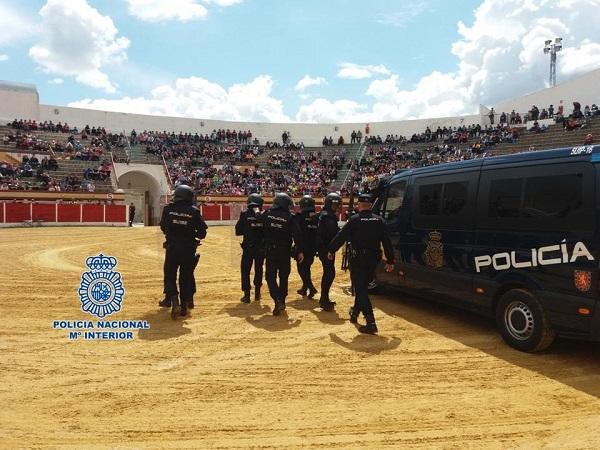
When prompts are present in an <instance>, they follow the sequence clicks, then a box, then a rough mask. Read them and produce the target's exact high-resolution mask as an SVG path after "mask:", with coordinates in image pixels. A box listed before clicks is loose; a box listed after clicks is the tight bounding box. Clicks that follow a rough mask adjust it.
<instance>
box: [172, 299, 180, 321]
mask: <svg viewBox="0 0 600 450" xmlns="http://www.w3.org/2000/svg"><path fill="white" fill-rule="evenodd" d="M180 313H181V307H180V306H179V297H177V296H176V295H172V296H171V319H173V320H175V319H177V318H178V317H179V314H180Z"/></svg>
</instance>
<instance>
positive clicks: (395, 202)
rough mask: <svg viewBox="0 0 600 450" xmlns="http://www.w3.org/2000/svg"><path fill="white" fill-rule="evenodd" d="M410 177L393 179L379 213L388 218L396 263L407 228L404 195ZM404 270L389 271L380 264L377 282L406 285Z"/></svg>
mask: <svg viewBox="0 0 600 450" xmlns="http://www.w3.org/2000/svg"><path fill="white" fill-rule="evenodd" d="M407 185H408V177H405V178H400V179H396V180H393V182H392V183H391V184H390V185H389V186H388V188H387V189H386V192H385V196H384V201H383V202H382V203H381V211H380V212H379V214H380V215H381V216H382V217H383V218H384V219H385V220H386V223H387V226H388V230H389V232H390V237H391V240H392V245H393V246H394V264H398V262H399V261H400V260H401V248H402V246H401V243H402V236H403V234H404V231H405V230H406V217H407V214H406V213H405V211H406V208H405V207H404V197H405V195H406V187H407ZM402 274H403V273H402V271H399V270H394V271H393V272H391V273H387V272H386V271H385V270H383V264H380V266H379V269H378V270H377V275H376V278H377V282H378V283H383V284H387V285H390V286H404V280H403V278H404V277H403V276H402Z"/></svg>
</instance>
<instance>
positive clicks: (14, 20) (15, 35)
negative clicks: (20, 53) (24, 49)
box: [0, 3, 35, 46]
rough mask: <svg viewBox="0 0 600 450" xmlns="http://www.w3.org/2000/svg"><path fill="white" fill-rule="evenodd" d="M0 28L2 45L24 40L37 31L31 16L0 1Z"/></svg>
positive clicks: (0, 44) (0, 43)
mask: <svg viewBox="0 0 600 450" xmlns="http://www.w3.org/2000/svg"><path fill="white" fill-rule="evenodd" d="M0 30H2V32H1V33H0V46H4V45H9V44H13V43H17V42H19V41H22V39H23V38H24V37H27V36H29V35H31V34H32V33H33V32H34V31H35V26H34V25H33V23H32V20H31V19H30V18H27V17H25V16H23V15H21V13H20V12H18V11H15V10H13V9H12V8H10V7H9V6H8V5H6V4H2V3H0Z"/></svg>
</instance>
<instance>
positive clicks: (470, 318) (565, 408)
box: [0, 227, 600, 449]
mask: <svg viewBox="0 0 600 450" xmlns="http://www.w3.org/2000/svg"><path fill="white" fill-rule="evenodd" d="M0 236H1V241H0V261H2V263H1V264H2V271H1V274H0V276H1V281H0V299H1V300H0V324H1V325H0V333H1V340H0V368H1V382H0V448H2V449H7V448H72V449H95V448H127V449H129V448H288V449H296V448H300V447H312V448H340V449H363V448H377V449H379V448H455V449H464V448H473V449H480V448H528V449H530V448H541V447H543V448H556V449H567V448H589V449H597V448H600V400H599V396H600V350H599V349H600V345H598V344H593V343H586V342H574V341H566V340H560V341H557V343H556V344H555V345H554V346H553V347H551V349H550V350H549V351H547V352H546V353H544V354H538V355H529V354H523V353H519V352H517V351H515V350H512V349H511V348H509V347H507V346H506V345H505V344H504V343H503V342H502V340H501V338H500V337H499V335H498V334H497V333H496V331H495V328H494V324H493V323H492V322H491V321H489V320H487V319H482V318H480V317H478V316H475V315H472V314H469V313H465V312H461V311H457V310H454V309H451V308H448V307H443V306H439V305H435V304H433V303H428V302H424V301H419V300H416V299H412V298H407V297H406V296H401V295H392V294H387V295H386V296H378V297H375V298H374V304H375V306H376V316H377V318H378V325H379V328H380V334H379V336H362V335H359V334H358V333H357V331H356V329H355V328H354V326H352V325H351V324H350V323H348V321H347V320H346V319H347V315H346V314H347V309H348V306H349V304H350V303H351V298H350V297H349V296H347V295H346V294H344V291H343V288H344V287H345V286H347V284H348V277H347V276H346V275H345V274H343V273H339V274H338V278H337V280H336V284H335V289H334V291H333V296H332V297H333V298H334V299H335V300H337V302H338V310H337V312H336V313H325V312H321V310H320V309H319V308H318V307H317V302H315V301H312V300H308V299H302V298H299V297H298V296H297V295H296V294H295V291H296V289H297V288H298V280H299V278H298V276H297V275H296V272H295V270H293V275H292V278H291V285H290V292H294V294H293V295H290V296H289V298H288V309H287V316H280V317H273V316H272V315H271V301H270V299H268V298H266V295H265V298H264V299H263V301H262V302H260V303H256V302H253V303H252V304H251V305H244V304H241V303H240V302H239V297H240V294H241V293H240V290H239V275H238V269H237V264H238V263H237V258H238V256H237V255H238V253H239V247H238V245H237V239H236V238H235V237H234V236H233V234H232V228H231V227H212V228H210V230H209V237H208V239H207V240H206V243H205V245H203V246H202V247H201V250H202V260H201V262H200V266H199V267H198V269H197V270H196V276H197V281H198V291H199V292H198V295H197V297H196V304H197V307H196V309H195V310H194V311H193V316H192V317H191V318H188V319H187V320H185V321H183V320H180V321H176V322H174V321H172V320H171V319H170V317H169V315H168V313H167V312H166V311H164V310H160V308H158V306H157V304H156V303H157V301H158V300H159V299H160V298H161V291H162V260H163V250H162V248H161V242H162V238H161V234H160V231H159V229H158V228H133V229H106V228H105V229H101V228H93V229H92V228H54V229H51V228H33V229H32V228H30V229H8V230H6V229H5V230H0ZM99 252H103V253H105V254H109V255H114V256H116V257H117V258H118V259H119V265H118V266H117V269H118V270H120V271H121V273H122V276H123V280H124V286H125V289H126V296H125V300H124V307H123V310H122V311H121V312H120V313H118V314H116V315H113V316H111V319H119V320H123V319H143V320H148V321H149V322H150V324H151V329H150V330H143V331H139V332H136V338H135V340H134V341H131V342H107V341H104V342H96V341H92V342H90V341H69V339H68V337H67V331H61V330H55V329H52V327H51V325H52V320H57V319H61V320H81V319H94V318H93V317H92V316H89V315H88V314H85V313H83V312H82V311H81V310H80V308H79V298H78V296H77V289H78V286H79V280H80V278H79V277H80V274H81V272H83V271H84V270H87V269H86V268H85V264H84V262H85V259H86V258H87V257H88V256H90V255H95V254H97V253H99ZM338 262H339V260H338ZM318 266H319V264H316V265H315V267H318ZM315 272H316V274H315V276H314V278H315V279H317V276H316V275H320V270H319V269H317V270H316V271H315ZM94 320H95V319H94Z"/></svg>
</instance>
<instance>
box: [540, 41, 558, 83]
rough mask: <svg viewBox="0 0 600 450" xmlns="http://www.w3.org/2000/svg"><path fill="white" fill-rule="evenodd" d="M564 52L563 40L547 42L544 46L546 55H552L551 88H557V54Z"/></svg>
mask: <svg viewBox="0 0 600 450" xmlns="http://www.w3.org/2000/svg"><path fill="white" fill-rule="evenodd" d="M561 50H562V38H556V39H554V42H552V40H547V41H546V42H545V46H544V53H550V79H549V84H550V86H551V87H554V86H556V54H557V53H558V52H559V51H561Z"/></svg>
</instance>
